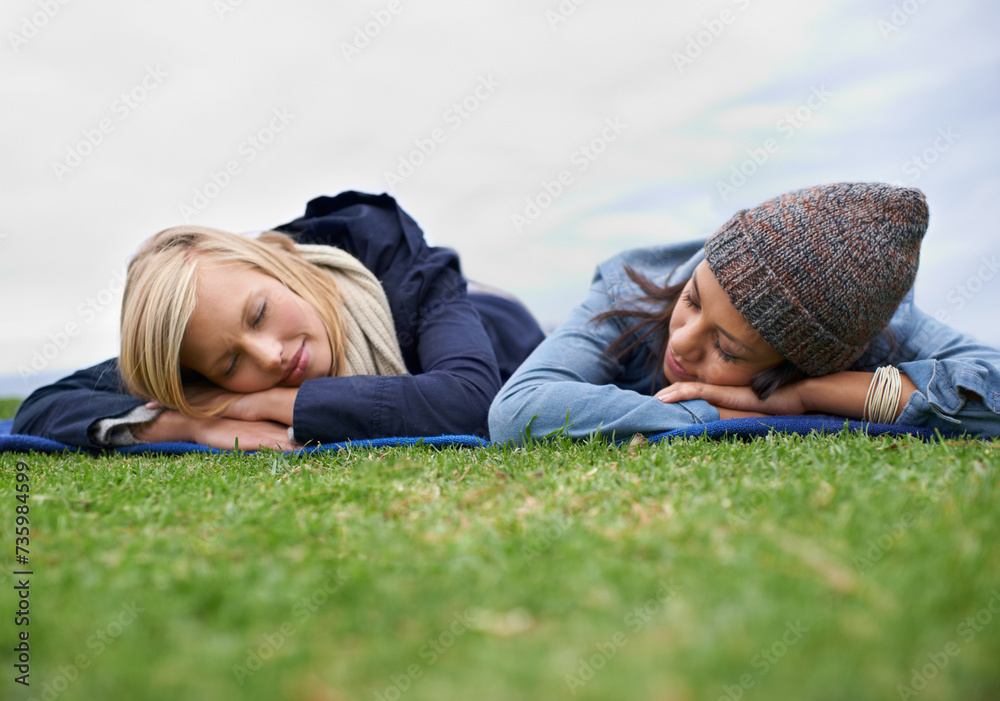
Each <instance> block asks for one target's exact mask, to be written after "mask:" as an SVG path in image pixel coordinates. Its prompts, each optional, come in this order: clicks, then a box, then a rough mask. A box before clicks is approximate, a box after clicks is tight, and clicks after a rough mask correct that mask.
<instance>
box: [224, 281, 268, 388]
mask: <svg viewBox="0 0 1000 701" xmlns="http://www.w3.org/2000/svg"><path fill="white" fill-rule="evenodd" d="M266 315H267V301H266V300H265V301H264V302H262V303H261V305H260V311H259V312H257V316H256V317H254V319H253V321H251V322H250V328H252V329H256V328H257V327H259V326H260V325H261V322H263V321H264V317H265V316H266ZM239 359H240V356H239V353H234V354H233V359H232V360H230V361H229V367H227V368H226V371H225V372H224V373H223V376H224V377H232V376H233V373H235V372H236V368H237V366H238V365H239Z"/></svg>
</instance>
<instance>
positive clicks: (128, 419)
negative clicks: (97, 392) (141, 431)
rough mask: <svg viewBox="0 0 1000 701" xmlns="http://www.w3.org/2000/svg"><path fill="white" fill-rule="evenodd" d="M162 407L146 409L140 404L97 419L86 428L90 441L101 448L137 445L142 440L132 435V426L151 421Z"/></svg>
mask: <svg viewBox="0 0 1000 701" xmlns="http://www.w3.org/2000/svg"><path fill="white" fill-rule="evenodd" d="M162 411H163V409H147V408H146V406H145V405H144V404H140V405H139V406H137V407H135V408H134V409H132V410H131V411H129V412H127V413H125V414H122V415H121V416H115V417H112V418H110V419H98V420H97V421H95V422H94V423H92V424H91V425H90V428H89V429H87V434H88V437H89V438H90V442H91V443H93V444H94V445H97V446H100V447H102V448H117V447H121V446H127V445H139V444H141V443H142V441H139V440H136V438H135V436H133V435H132V426H137V425H139V424H144V423H147V422H149V421H152V420H153V419H155V418H156V417H157V416H159V415H160V413H161V412H162Z"/></svg>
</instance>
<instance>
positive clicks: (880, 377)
mask: <svg viewBox="0 0 1000 701" xmlns="http://www.w3.org/2000/svg"><path fill="white" fill-rule="evenodd" d="M902 390H903V381H902V380H901V379H900V377H899V369H898V368H895V367H893V366H892V365H886V366H885V367H881V368H879V369H878V370H876V371H875V377H873V378H872V383H871V384H870V385H869V386H868V394H866V395H865V411H864V415H863V419H864V420H865V421H871V422H874V423H877V424H888V423H892V422H893V421H895V419H896V408H897V407H898V406H899V395H900V393H901V392H902Z"/></svg>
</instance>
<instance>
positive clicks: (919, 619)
mask: <svg viewBox="0 0 1000 701" xmlns="http://www.w3.org/2000/svg"><path fill="white" fill-rule="evenodd" d="M18 460H23V461H24V462H25V463H26V464H27V465H28V468H29V474H30V479H31V481H30V484H31V499H30V502H29V505H30V520H31V544H30V550H31V556H30V558H31V563H30V564H31V567H32V568H33V570H34V575H33V576H32V578H31V590H30V591H31V598H30V604H31V622H30V635H31V637H30V642H31V682H32V685H31V688H30V689H29V690H24V689H15V688H14V686H15V685H14V684H13V683H12V680H13V677H14V675H15V674H16V672H14V671H13V668H12V666H11V665H12V664H13V662H14V660H13V658H12V652H11V650H12V647H13V645H14V644H15V638H14V636H15V630H18V629H16V628H15V626H14V625H13V620H12V616H11V613H12V612H13V611H14V610H15V609H16V606H17V600H16V598H15V595H14V590H13V586H14V584H16V581H15V578H12V577H10V576H9V573H10V572H11V571H12V570H13V569H14V563H13V559H12V555H13V534H12V525H13V523H14V519H15V511H14V509H15V506H16V505H17V502H16V500H15V495H16V492H15V484H16V477H15V475H16V470H17V468H16V466H17V462H18ZM998 474H1000V445H996V444H989V443H978V442H956V441H951V442H945V443H939V444H924V443H921V442H919V441H913V440H908V439H901V440H890V439H865V438H858V437H852V436H847V435H839V436H828V437H810V438H798V437H780V438H773V439H766V440H756V441H753V442H750V443H742V442H715V441H702V440H692V441H686V442H679V443H674V444H671V445H658V446H650V445H646V446H640V447H638V448H635V449H631V450H630V449H629V448H628V447H621V448H616V447H608V446H606V445H601V444H599V443H591V444H570V443H566V442H558V443H555V444H550V445H546V446H538V447H534V448H531V449H528V450H500V449H483V450H475V451H472V450H432V449H428V448H423V447H417V448H401V449H393V450H381V451H369V450H359V451H354V452H343V453H339V454H323V455H315V456H307V457H301V458H296V457H287V456H283V455H275V454H257V455H253V454H250V455H240V456H201V455H192V456H185V457H182V458H153V457H128V458H122V457H118V458H102V457H96V458H95V457H89V456H77V455H65V456H43V455H22V456H14V455H3V456H0V504H2V505H0V524H2V526H0V532H2V534H3V536H2V538H3V550H2V552H3V556H2V558H0V562H2V565H3V570H2V572H0V592H2V593H0V608H2V610H3V611H4V612H5V613H4V615H3V620H4V623H3V625H2V626H0V636H2V639H0V663H2V664H0V668H2V669H3V670H4V671H3V675H4V678H3V680H2V684H3V687H0V688H3V689H4V691H3V693H2V694H0V696H2V697H3V698H12V699H26V698H32V697H33V698H43V692H44V691H45V690H46V688H48V689H49V690H50V697H51V694H52V693H55V692H58V693H57V694H56V696H55V697H56V698H58V699H60V701H61V700H64V699H67V700H68V699H150V700H157V699H165V700H166V699H169V700H171V701H173V700H176V699H185V700H189V701H195V700H200V699H205V700H209V699H211V700H213V701H215V700H217V699H268V700H273V699H293V700H301V701H317V700H319V701H327V700H329V701H333V700H334V699H369V700H374V699H379V698H384V699H388V700H389V701H394V700H395V699H397V698H405V699H413V700H417V699H434V700H435V701H451V700H453V699H454V700H459V699H462V700H465V699H474V700H475V701H491V700H493V699H497V700H507V699H545V700H548V699H559V698H579V699H650V700H657V701H666V700H670V701H685V700H688V699H691V700H693V699H709V700H711V701H716V699H720V698H721V699H726V698H729V699H735V698H742V699H762V700H763V699H766V700H769V701H770V700H782V699H818V700H823V699H831V700H832V699H898V698H919V699H921V700H923V699H927V700H938V699H956V700H958V699H961V700H962V701H968V700H970V699H982V700H987V699H997V698H1000V665H998V664H997V660H998V659H1000V519H998V496H1000V479H998ZM991 605H992V606H993V609H994V611H992V612H991V611H990V608H989V607H990V606H991ZM977 615H978V617H979V620H978V621H977V620H976V617H977ZM969 617H971V620H972V625H970V624H969V623H968V621H967V619H969ZM987 619H988V620H987ZM587 664H590V665H591V666H592V667H593V668H594V669H588V668H587V666H586V665H587ZM581 665H583V666H581ZM914 669H916V670H917V674H918V675H925V673H926V677H927V679H928V680H927V681H926V685H925V686H924V685H923V684H922V683H921V677H918V678H917V679H915V680H914V672H913V670H914ZM921 670H923V671H921ZM70 677H72V680H70ZM741 681H742V682H743V684H744V686H745V687H748V688H741V687H740V684H741ZM914 681H915V682H916V684H917V686H921V689H919V690H918V689H915V688H914V689H913V692H914V694H915V696H912V697H911V696H908V695H907V694H906V693H905V691H906V690H905V689H904V690H903V691H904V693H903V694H902V695H901V694H900V688H899V687H900V685H905V686H906V687H911V688H912V686H913V684H914ZM241 682H242V684H241ZM46 684H48V685H49V686H48V687H46V686H45V685H46ZM570 686H573V689H572V690H571V689H570ZM12 689H13V691H11V690H12Z"/></svg>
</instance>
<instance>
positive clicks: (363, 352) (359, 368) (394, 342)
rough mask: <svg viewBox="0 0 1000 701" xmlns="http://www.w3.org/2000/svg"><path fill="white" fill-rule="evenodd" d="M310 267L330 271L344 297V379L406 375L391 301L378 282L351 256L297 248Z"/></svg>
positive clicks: (329, 250)
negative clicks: (349, 376) (353, 376)
mask: <svg viewBox="0 0 1000 701" xmlns="http://www.w3.org/2000/svg"><path fill="white" fill-rule="evenodd" d="M295 247H296V248H297V249H298V250H299V252H300V253H301V254H302V257H303V258H305V259H306V260H307V261H309V262H310V263H314V264H316V265H318V266H320V267H321V268H323V269H324V270H327V271H328V272H329V273H330V275H332V276H333V279H334V280H335V282H336V283H337V289H339V290H340V295H341V297H343V301H344V306H343V308H342V310H341V315H340V317H341V323H342V324H343V332H344V344H345V346H346V347H345V348H344V356H345V362H346V367H344V368H342V372H341V373H340V374H341V375H345V376H346V375H405V374H407V372H406V365H405V364H404V363H403V355H402V352H401V350H400V348H399V340H398V339H397V338H396V328H395V326H394V324H393V322H392V313H391V312H390V311H389V300H388V298H386V296H385V290H383V289H382V284H381V283H380V282H379V281H378V278H376V277H375V275H373V274H372V272H371V271H370V270H368V268H366V267H365V266H364V265H362V264H361V261H359V260H358V259H357V258H355V257H354V256H352V255H351V254H350V253H347V252H346V251H343V250H341V249H339V248H334V247H333V246H323V245H313V244H295Z"/></svg>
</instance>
